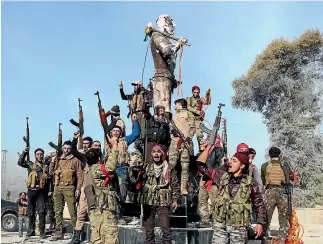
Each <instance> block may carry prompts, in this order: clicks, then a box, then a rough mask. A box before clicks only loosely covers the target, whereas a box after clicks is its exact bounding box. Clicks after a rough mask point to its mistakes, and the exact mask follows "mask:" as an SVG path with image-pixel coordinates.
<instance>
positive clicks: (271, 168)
mask: <svg viewBox="0 0 323 244" xmlns="http://www.w3.org/2000/svg"><path fill="white" fill-rule="evenodd" d="M282 182H285V175H284V170H283V168H282V166H281V163H280V162H279V161H276V162H275V163H273V162H272V161H270V162H269V163H268V165H267V167H266V186H268V185H281V184H282Z"/></svg>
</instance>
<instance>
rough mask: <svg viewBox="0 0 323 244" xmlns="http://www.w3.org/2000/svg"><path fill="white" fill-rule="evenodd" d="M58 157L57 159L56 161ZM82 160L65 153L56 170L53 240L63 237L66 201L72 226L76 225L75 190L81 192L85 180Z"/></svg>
mask: <svg viewBox="0 0 323 244" xmlns="http://www.w3.org/2000/svg"><path fill="white" fill-rule="evenodd" d="M56 160H57V159H55V161H56ZM81 164H82V163H81V161H80V160H79V159H77V158H76V157H75V156H74V155H73V154H69V155H68V156H65V155H64V154H63V155H62V157H61V158H60V160H59V162H58V167H57V170H56V171H55V172H54V195H53V197H54V207H55V220H56V230H55V235H54V236H53V237H52V239H51V240H52V241H55V240H57V239H61V238H62V237H63V233H62V225H63V211H64V204H65V201H66V202H67V207H68V211H69V214H70V216H71V221H72V226H73V228H75V225H76V205H75V204H76V202H75V190H78V191H79V192H80V190H81V186H82V182H83V172H82V166H81Z"/></svg>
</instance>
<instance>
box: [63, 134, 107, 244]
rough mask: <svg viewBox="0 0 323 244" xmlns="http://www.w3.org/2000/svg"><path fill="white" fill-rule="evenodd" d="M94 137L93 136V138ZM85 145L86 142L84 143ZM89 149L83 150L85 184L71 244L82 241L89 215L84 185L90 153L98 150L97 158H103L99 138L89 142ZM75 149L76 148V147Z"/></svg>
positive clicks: (84, 180) (84, 178) (82, 188)
mask: <svg viewBox="0 0 323 244" xmlns="http://www.w3.org/2000/svg"><path fill="white" fill-rule="evenodd" d="M91 139H92V138H91ZM83 145H84V144H83ZM89 147H90V148H89V149H86V151H84V150H83V152H84V153H82V154H83V161H84V162H83V165H84V168H83V185H82V187H81V193H80V199H79V202H78V209H77V218H76V225H75V231H74V233H73V238H72V240H71V241H70V242H69V244H79V243H81V240H80V239H81V235H82V230H83V226H84V223H85V221H86V219H87V216H88V204H87V200H86V197H85V193H84V187H85V184H86V175H87V174H88V172H89V166H88V164H87V162H88V161H89V160H91V159H90V158H89V155H90V156H92V153H91V152H92V151H96V152H97V153H98V155H99V156H100V157H99V158H98V159H97V160H101V154H102V152H101V143H100V142H99V141H97V140H94V141H93V142H91V143H90V144H89ZM74 150H75V149H74Z"/></svg>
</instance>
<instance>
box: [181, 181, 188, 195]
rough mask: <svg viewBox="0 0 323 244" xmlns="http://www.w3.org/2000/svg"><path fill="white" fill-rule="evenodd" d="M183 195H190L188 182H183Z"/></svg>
mask: <svg viewBox="0 0 323 244" xmlns="http://www.w3.org/2000/svg"><path fill="white" fill-rule="evenodd" d="M181 195H188V191H187V180H182V184H181Z"/></svg>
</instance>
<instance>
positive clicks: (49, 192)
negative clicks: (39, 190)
mask: <svg viewBox="0 0 323 244" xmlns="http://www.w3.org/2000/svg"><path fill="white" fill-rule="evenodd" d="M55 156H56V152H49V153H47V155H46V157H45V158H44V165H46V167H48V169H50V165H51V163H52V159H54V158H55ZM53 183H54V182H53V177H52V174H51V172H49V174H48V187H46V189H45V191H46V193H45V205H46V216H48V218H49V231H54V230H55V225H56V223H55V212H54V200H53V190H54V186H53Z"/></svg>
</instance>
